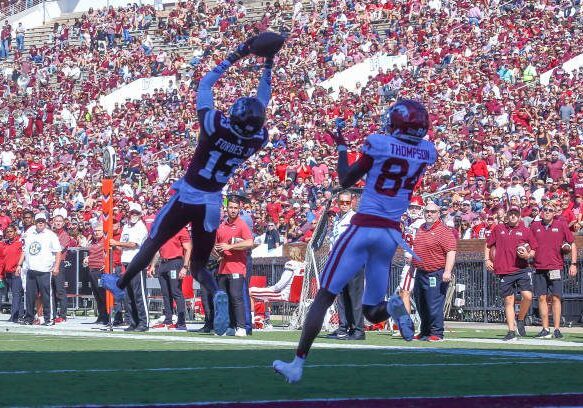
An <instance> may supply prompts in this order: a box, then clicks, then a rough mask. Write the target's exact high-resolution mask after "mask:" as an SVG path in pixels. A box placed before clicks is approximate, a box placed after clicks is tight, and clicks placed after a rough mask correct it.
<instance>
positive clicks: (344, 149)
mask: <svg viewBox="0 0 583 408" xmlns="http://www.w3.org/2000/svg"><path fill="white" fill-rule="evenodd" d="M347 150H348V147H346V145H338V146H336V151H337V152H345V151H347Z"/></svg>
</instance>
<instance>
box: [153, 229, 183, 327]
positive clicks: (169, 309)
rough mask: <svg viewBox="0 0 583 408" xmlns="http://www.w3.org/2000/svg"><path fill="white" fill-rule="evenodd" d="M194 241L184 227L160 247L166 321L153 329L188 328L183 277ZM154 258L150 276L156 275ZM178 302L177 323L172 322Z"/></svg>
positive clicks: (160, 270) (161, 282) (161, 281)
mask: <svg viewBox="0 0 583 408" xmlns="http://www.w3.org/2000/svg"><path fill="white" fill-rule="evenodd" d="M191 252H192V242H191V239H190V234H189V233H188V231H187V230H186V228H182V229H181V230H180V231H179V232H178V234H176V235H174V236H173V237H172V238H170V239H169V240H168V241H167V242H166V243H165V244H164V245H162V247H161V248H160V251H159V254H160V264H159V265H158V270H157V272H158V280H159V281H160V289H161V291H162V299H163V302H164V321H163V322H162V323H160V324H157V325H154V326H153V327H152V328H153V329H164V328H166V329H176V330H184V331H185V330H186V314H185V312H186V305H185V303H184V295H183V294H182V279H184V278H185V277H186V274H187V273H188V270H189V269H190V265H189V262H190V253H191ZM155 264H156V261H155V260H154V261H153V262H152V263H151V264H150V266H148V277H153V276H154V266H155ZM174 303H175V304H176V315H177V317H178V319H177V321H176V324H173V323H172V315H173V310H174V307H173V304H174Z"/></svg>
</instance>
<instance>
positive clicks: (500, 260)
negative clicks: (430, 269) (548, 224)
mask: <svg viewBox="0 0 583 408" xmlns="http://www.w3.org/2000/svg"><path fill="white" fill-rule="evenodd" d="M507 217H508V222H507V223H505V224H499V225H498V226H497V227H496V228H494V230H493V231H492V234H491V235H490V236H489V237H488V239H487V240H486V246H485V249H484V259H485V262H486V269H487V270H489V271H491V272H494V273H495V274H496V275H497V276H498V277H500V295H501V296H502V297H503V298H504V312H505V315H506V323H507V325H508V333H507V334H506V336H504V338H503V340H504V341H513V340H516V331H517V330H518V334H519V335H520V336H521V337H524V336H526V329H525V325H524V318H525V317H526V314H527V313H528V309H529V307H530V304H531V302H532V278H531V274H532V268H531V267H530V265H529V259H532V258H534V256H535V254H536V250H537V248H538V243H537V241H536V240H535V238H534V235H533V234H532V232H531V230H530V229H529V228H527V227H526V226H525V225H524V223H523V222H522V221H521V220H520V208H518V207H510V209H509V210H508V213H507ZM492 248H495V251H492ZM492 252H493V255H494V256H492V255H491V253H492ZM516 291H520V296H521V298H522V299H521V301H520V310H519V312H518V322H516V319H515V315H514V297H515V293H516Z"/></svg>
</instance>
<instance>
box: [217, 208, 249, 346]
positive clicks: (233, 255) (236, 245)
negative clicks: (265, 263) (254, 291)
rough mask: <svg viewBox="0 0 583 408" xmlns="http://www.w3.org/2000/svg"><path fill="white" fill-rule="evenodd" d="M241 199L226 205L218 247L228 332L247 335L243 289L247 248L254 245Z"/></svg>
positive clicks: (218, 237)
mask: <svg viewBox="0 0 583 408" xmlns="http://www.w3.org/2000/svg"><path fill="white" fill-rule="evenodd" d="M241 204H242V202H241V199H239V198H238V197H232V198H231V199H230V201H229V203H228V204H227V219H226V220H225V221H224V222H223V223H222V224H221V225H220V226H219V228H218V229H217V238H216V245H215V250H216V252H217V254H218V255H219V256H220V257H221V262H220V264H219V271H218V275H219V276H218V281H219V282H218V283H219V287H220V288H221V290H224V291H225V292H226V293H227V294H228V296H229V309H230V316H231V329H232V330H229V331H227V334H230V335H235V336H238V337H245V336H246V335H247V332H246V330H245V305H244V302H243V288H244V287H245V286H244V281H245V274H246V269H247V250H249V249H251V248H253V235H252V234H251V230H250V229H249V226H248V225H247V224H246V223H245V221H243V220H242V219H241V217H239V212H240V210H241Z"/></svg>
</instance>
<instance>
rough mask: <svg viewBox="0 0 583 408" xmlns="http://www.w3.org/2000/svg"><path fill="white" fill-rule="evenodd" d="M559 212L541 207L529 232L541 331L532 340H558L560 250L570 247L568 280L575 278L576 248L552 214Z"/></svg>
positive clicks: (560, 279) (548, 207) (563, 223)
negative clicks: (532, 240)
mask: <svg viewBox="0 0 583 408" xmlns="http://www.w3.org/2000/svg"><path fill="white" fill-rule="evenodd" d="M557 210H559V208H557V207H555V205H554V204H552V203H551V202H549V203H547V204H546V205H545V206H544V207H543V211H542V219H541V220H540V221H534V222H533V223H532V225H531V226H530V229H531V231H532V233H533V235H534V237H535V239H536V241H537V242H538V248H539V249H538V250H537V251H536V254H535V257H534V267H535V268H536V273H535V274H534V275H533V279H532V280H533V286H534V295H535V296H537V297H538V299H539V302H538V307H539V314H540V318H541V320H542V326H543V328H542V330H541V331H540V332H539V333H538V334H537V335H536V336H535V337H537V338H550V337H553V338H555V339H562V338H563V335H562V334H561V331H560V324H561V298H562V297H563V280H562V276H561V272H562V270H563V266H564V260H563V254H562V252H561V251H562V247H563V245H565V244H570V246H571V248H570V252H571V265H570V266H569V276H571V277H573V276H575V275H576V274H577V246H576V245H575V242H574V237H573V233H572V232H571V231H570V230H569V228H568V226H567V224H565V222H564V221H563V220H561V219H557V218H556V217H555V214H556V213H557V212H558V211H557ZM548 295H550V297H551V301H552V305H553V324H554V331H553V333H551V332H550V330H549V327H550V326H549V308H548V304H547V296H548Z"/></svg>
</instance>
